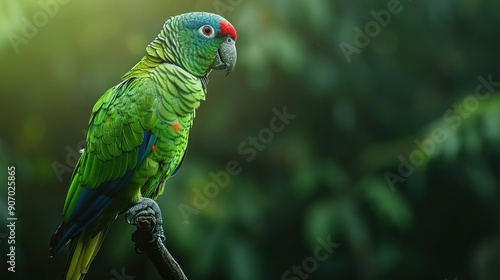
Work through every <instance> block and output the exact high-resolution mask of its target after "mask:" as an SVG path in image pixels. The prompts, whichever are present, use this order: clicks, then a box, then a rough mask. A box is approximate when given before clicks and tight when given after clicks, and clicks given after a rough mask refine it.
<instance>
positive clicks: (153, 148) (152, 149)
mask: <svg viewBox="0 0 500 280" xmlns="http://www.w3.org/2000/svg"><path fill="white" fill-rule="evenodd" d="M151 151H153V152H154V151H156V144H154V145H153V147H151Z"/></svg>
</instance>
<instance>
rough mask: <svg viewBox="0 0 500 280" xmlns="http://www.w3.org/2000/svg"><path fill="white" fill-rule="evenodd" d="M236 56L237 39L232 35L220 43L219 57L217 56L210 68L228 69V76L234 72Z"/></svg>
mask: <svg viewBox="0 0 500 280" xmlns="http://www.w3.org/2000/svg"><path fill="white" fill-rule="evenodd" d="M236 58H237V55H236V44H235V41H234V40H233V39H232V38H231V37H227V38H226V39H225V40H224V42H223V43H222V44H221V45H220V47H219V51H218V52H217V57H215V60H214V62H213V63H212V65H210V68H212V69H215V70H222V69H226V76H227V75H229V74H231V72H233V69H234V66H236Z"/></svg>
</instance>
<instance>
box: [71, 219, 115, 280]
mask: <svg viewBox="0 0 500 280" xmlns="http://www.w3.org/2000/svg"><path fill="white" fill-rule="evenodd" d="M107 229H108V228H107V227H105V228H104V229H103V230H101V231H100V232H99V233H98V234H97V235H96V236H94V237H93V238H92V239H90V240H85V239H84V236H85V235H86V234H85V232H86V230H83V231H82V232H80V233H79V234H78V235H76V236H75V237H73V239H71V243H70V246H69V255H68V261H67V262H66V269H65V272H64V277H63V279H65V280H82V279H83V278H84V277H85V275H86V274H87V271H88V269H89V267H90V263H92V260H93V259H94V257H95V256H96V255H97V252H98V251H99V249H100V248H101V244H102V241H103V240H104V236H106V231H107Z"/></svg>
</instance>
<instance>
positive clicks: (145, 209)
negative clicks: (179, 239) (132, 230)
mask: <svg viewBox="0 0 500 280" xmlns="http://www.w3.org/2000/svg"><path fill="white" fill-rule="evenodd" d="M146 217H153V218H155V220H156V226H155V228H154V229H153V240H151V242H155V241H156V240H160V241H161V242H162V243H163V241H165V235H164V232H163V220H162V218H161V210H160V207H159V206H158V204H157V203H156V201H154V200H152V199H151V198H146V197H141V198H140V199H139V201H137V203H136V204H135V205H134V206H132V207H130V208H129V209H128V210H127V211H126V212H125V221H126V222H127V223H128V224H131V225H137V224H138V221H141V220H144V218H146Z"/></svg>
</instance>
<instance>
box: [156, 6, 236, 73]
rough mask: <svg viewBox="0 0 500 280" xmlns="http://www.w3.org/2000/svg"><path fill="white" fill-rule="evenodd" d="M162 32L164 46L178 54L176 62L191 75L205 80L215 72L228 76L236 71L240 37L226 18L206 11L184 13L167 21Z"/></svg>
mask: <svg viewBox="0 0 500 280" xmlns="http://www.w3.org/2000/svg"><path fill="white" fill-rule="evenodd" d="M163 31H164V32H165V33H164V34H165V35H164V38H162V39H163V40H165V42H164V43H165V45H164V46H167V47H168V48H170V52H171V53H174V54H175V56H174V57H175V62H176V63H177V64H178V65H179V66H181V67H182V68H184V69H185V70H187V71H188V72H190V73H191V74H193V75H195V76H199V77H202V76H206V75H207V74H208V73H210V71H211V70H212V69H216V70H222V69H225V70H226V76H227V75H229V74H230V73H231V72H232V71H233V69H234V66H235V65H236V58H237V56H236V45H235V42H236V38H237V35H236V30H235V29H234V27H233V25H231V23H229V22H228V21H227V20H226V19H224V18H223V17H221V16H219V15H216V14H211V13H206V12H194V13H187V14H182V15H178V16H175V17H172V18H170V19H169V20H167V21H166V22H165V24H164V26H163ZM171 31H176V32H171ZM167 34H168V35H167Z"/></svg>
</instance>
